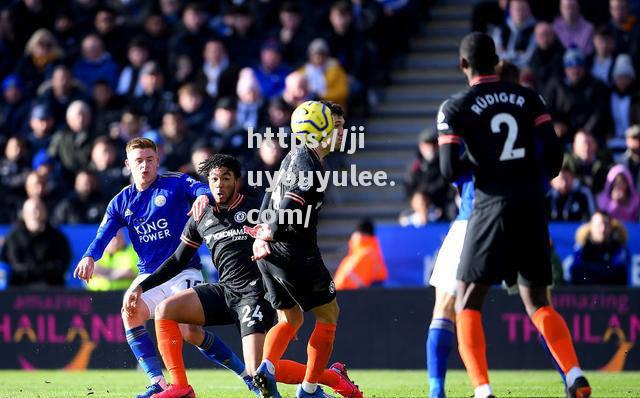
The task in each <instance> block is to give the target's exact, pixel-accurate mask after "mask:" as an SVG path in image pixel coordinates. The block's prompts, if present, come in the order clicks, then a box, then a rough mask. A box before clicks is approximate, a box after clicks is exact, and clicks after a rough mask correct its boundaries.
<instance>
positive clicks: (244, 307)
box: [193, 283, 275, 337]
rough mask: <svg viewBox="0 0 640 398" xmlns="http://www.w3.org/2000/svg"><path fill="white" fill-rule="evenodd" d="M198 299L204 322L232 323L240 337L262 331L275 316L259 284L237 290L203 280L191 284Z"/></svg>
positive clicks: (206, 323) (265, 330)
mask: <svg viewBox="0 0 640 398" xmlns="http://www.w3.org/2000/svg"><path fill="white" fill-rule="evenodd" d="M193 289H194V290H195V292H196V294H197V295H198V298H199V299H200V303H202V308H203V310H204V317H205V326H213V325H231V324H235V325H236V326H237V327H238V329H239V330H240V335H241V336H242V337H244V336H248V335H250V334H254V333H266V332H267V331H268V330H269V329H270V328H271V326H273V322H274V320H275V310H274V309H273V308H272V307H271V304H269V302H268V301H267V300H265V298H264V291H263V289H262V286H260V289H255V290H252V291H246V292H237V291H234V290H232V289H230V288H229V287H227V286H225V285H219V284H217V283H205V284H202V285H198V286H195V287H194V288H193Z"/></svg>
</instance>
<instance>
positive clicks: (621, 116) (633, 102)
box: [607, 54, 640, 156]
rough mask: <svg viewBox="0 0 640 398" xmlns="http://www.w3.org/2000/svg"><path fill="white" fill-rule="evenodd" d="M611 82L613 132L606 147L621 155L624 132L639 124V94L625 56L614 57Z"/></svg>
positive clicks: (631, 68) (631, 67)
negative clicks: (612, 83)
mask: <svg viewBox="0 0 640 398" xmlns="http://www.w3.org/2000/svg"><path fill="white" fill-rule="evenodd" d="M613 82H614V85H613V90H612V93H611V115H612V119H613V125H614V130H613V134H612V136H611V137H610V138H609V140H608V141H607V146H608V147H609V149H611V150H612V151H613V152H614V154H621V153H622V152H624V150H625V132H626V131H627V129H628V128H629V126H631V125H632V124H636V123H640V94H638V92H637V91H636V88H637V86H636V84H635V82H636V74H635V71H634V70H633V63H632V62H631V57H629V56H628V55H627V54H620V55H618V56H617V57H616V63H615V65H614V67H613ZM614 156H615V155H614Z"/></svg>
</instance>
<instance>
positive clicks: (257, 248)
mask: <svg viewBox="0 0 640 398" xmlns="http://www.w3.org/2000/svg"><path fill="white" fill-rule="evenodd" d="M269 254H271V248H270V247H269V242H267V241H266V240H262V239H256V240H255V241H253V256H251V261H257V260H260V259H263V258H265V257H267V256H268V255H269Z"/></svg>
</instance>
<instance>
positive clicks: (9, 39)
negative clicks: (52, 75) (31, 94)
mask: <svg viewBox="0 0 640 398" xmlns="http://www.w3.org/2000/svg"><path fill="white" fill-rule="evenodd" d="M21 39H22V38H21V37H19V33H18V32H17V29H16V19H15V13H14V12H12V11H11V9H4V10H2V11H0V76H6V75H8V74H9V73H11V72H13V71H14V70H15V65H16V60H17V59H18V58H19V57H20V56H21V55H22V53H23V51H24V45H23V44H24V43H23V42H22V40H21Z"/></svg>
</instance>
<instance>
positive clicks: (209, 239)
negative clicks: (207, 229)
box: [204, 234, 213, 245]
mask: <svg viewBox="0 0 640 398" xmlns="http://www.w3.org/2000/svg"><path fill="white" fill-rule="evenodd" d="M211 238H213V235H211V234H209V235H205V237H204V241H205V242H206V243H207V245H208V244H209V242H211Z"/></svg>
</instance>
